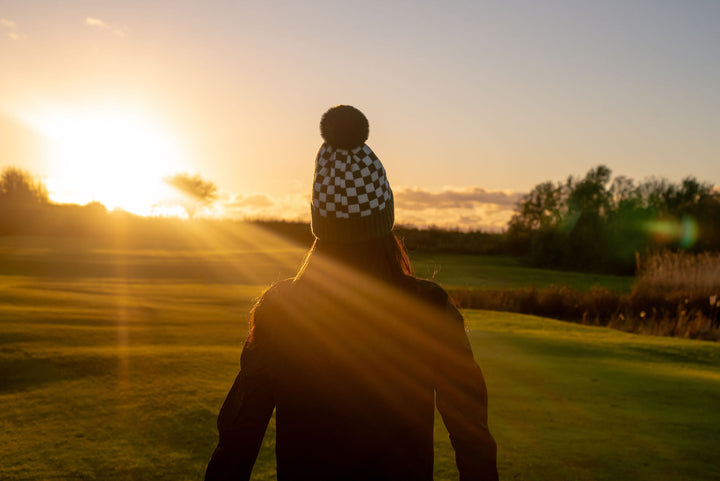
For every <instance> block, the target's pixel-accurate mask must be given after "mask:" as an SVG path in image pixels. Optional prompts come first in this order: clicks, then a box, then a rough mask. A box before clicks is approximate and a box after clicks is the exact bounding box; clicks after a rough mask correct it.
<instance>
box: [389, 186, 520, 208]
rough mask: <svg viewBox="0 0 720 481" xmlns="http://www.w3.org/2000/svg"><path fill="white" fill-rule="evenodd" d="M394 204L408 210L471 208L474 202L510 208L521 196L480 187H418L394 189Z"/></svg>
mask: <svg viewBox="0 0 720 481" xmlns="http://www.w3.org/2000/svg"><path fill="white" fill-rule="evenodd" d="M394 194H395V205H396V206H401V207H402V208H403V209H408V210H425V209H448V208H457V209H471V208H472V207H473V206H474V205H476V204H496V205H499V206H503V207H509V208H512V207H514V206H515V204H517V203H518V202H519V201H520V199H521V198H522V194H519V193H515V192H512V193H507V192H503V191H488V190H485V189H483V188H481V187H470V188H461V189H446V190H443V191H442V192H430V191H428V190H424V189H420V188H412V189H399V190H395V191H394Z"/></svg>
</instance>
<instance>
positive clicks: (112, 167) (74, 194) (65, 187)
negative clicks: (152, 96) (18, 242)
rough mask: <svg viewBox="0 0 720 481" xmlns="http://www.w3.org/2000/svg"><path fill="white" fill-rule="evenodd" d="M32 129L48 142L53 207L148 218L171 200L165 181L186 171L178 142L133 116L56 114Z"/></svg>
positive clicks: (117, 112) (114, 110)
mask: <svg viewBox="0 0 720 481" xmlns="http://www.w3.org/2000/svg"><path fill="white" fill-rule="evenodd" d="M33 123H34V124H35V125H36V127H37V129H38V130H39V131H41V132H42V133H43V134H44V135H45V136H46V137H47V138H48V140H49V155H48V161H49V164H50V165H49V169H48V172H49V174H50V178H49V179H48V182H49V183H50V184H51V185H50V187H51V191H52V192H53V193H54V194H55V195H56V196H57V197H59V198H58V199H55V200H57V201H66V202H77V203H86V202H90V201H99V202H101V203H103V204H104V205H105V206H106V207H107V208H109V209H114V208H121V209H124V210H127V211H130V212H134V213H136V214H143V215H148V214H151V213H153V209H154V208H156V207H158V205H160V204H162V203H163V201H164V200H165V199H167V198H168V197H169V196H171V195H172V192H171V190H170V187H169V186H167V185H166V184H164V183H163V181H162V179H163V177H165V176H167V175H169V174H171V173H172V172H176V171H180V170H183V169H185V168H186V164H185V156H184V155H183V152H182V150H181V148H180V147H179V145H178V141H177V139H176V138H175V137H174V136H172V135H171V134H170V133H168V132H167V131H165V130H164V129H163V128H162V127H161V126H159V125H158V124H155V123H153V122H152V121H151V120H150V119H149V117H147V116H143V115H140V114H137V113H134V112H131V111H127V110H122V109H118V108H106V109H92V110H81V111H64V112H62V111H59V112H52V113H48V114H44V115H42V116H40V117H39V118H38V119H37V120H35V121H34V122H33Z"/></svg>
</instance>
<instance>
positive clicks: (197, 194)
mask: <svg viewBox="0 0 720 481" xmlns="http://www.w3.org/2000/svg"><path fill="white" fill-rule="evenodd" d="M164 180H165V183H167V184H168V185H170V186H171V187H174V188H175V189H177V190H178V191H179V192H180V193H182V194H184V196H185V198H186V201H184V202H182V206H183V208H184V209H185V212H187V214H188V217H190V218H191V219H192V218H193V217H194V216H195V213H196V212H197V209H198V207H200V206H201V205H209V204H211V203H213V202H215V201H216V200H217V196H218V195H217V190H218V188H217V185H215V184H214V183H213V182H210V181H209V180H205V179H203V178H202V177H200V175H199V174H195V175H190V174H188V173H185V172H183V173H181V174H175V175H173V176H171V177H166V178H165V179H164Z"/></svg>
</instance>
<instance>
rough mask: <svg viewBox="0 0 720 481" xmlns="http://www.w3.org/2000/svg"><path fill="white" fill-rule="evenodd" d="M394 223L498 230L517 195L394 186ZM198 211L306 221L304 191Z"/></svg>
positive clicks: (223, 202) (243, 198)
mask: <svg viewBox="0 0 720 481" xmlns="http://www.w3.org/2000/svg"><path fill="white" fill-rule="evenodd" d="M394 194H395V221H396V223H397V224H400V225H412V226H417V227H428V226H437V227H442V228H448V229H462V230H484V231H493V232H497V231H501V230H503V229H504V228H505V227H506V226H507V223H508V221H509V220H510V217H512V215H513V208H514V206H515V204H516V202H518V201H519V200H520V199H521V198H522V195H523V194H522V193H516V192H503V191H488V190H485V189H482V188H480V187H468V188H447V189H444V190H442V191H440V192H433V191H430V190H426V189H421V188H396V189H395V191H394ZM202 212H203V215H207V216H210V217H229V218H236V219H237V218H273V219H286V220H300V221H304V222H308V221H309V220H310V195H309V193H307V194H302V193H295V194H288V195H284V196H270V195H266V194H261V193H254V194H250V193H248V194H228V193H225V194H222V195H220V197H219V199H218V200H217V202H215V203H214V204H212V205H211V206H208V207H207V208H205V209H203V210H202Z"/></svg>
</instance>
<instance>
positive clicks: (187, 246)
mask: <svg viewBox="0 0 720 481" xmlns="http://www.w3.org/2000/svg"><path fill="white" fill-rule="evenodd" d="M233 235H237V234H233ZM198 236H201V234H198ZM183 240H184V241H185V242H181V240H178V246H176V247H175V248H173V249H167V246H155V247H153V246H150V247H148V246H142V247H141V248H139V247H134V248H128V247H124V248H122V247H121V248H119V247H118V246H114V245H108V243H107V242H106V241H105V242H103V241H99V240H92V239H71V238H69V239H59V240H53V239H44V238H37V237H5V238H3V237H0V275H9V276H13V275H15V276H17V275H20V276H27V275H32V276H38V275H39V276H52V277H57V278H64V279H74V278H75V279H77V278H80V279H81V278H85V277H96V278H115V277H118V276H123V277H127V278H132V279H174V280H186V281H190V280H192V281H203V282H216V283H232V284H237V283H240V284H252V285H265V284H267V283H269V282H272V281H274V280H278V279H282V278H284V277H289V276H292V275H293V274H294V273H295V272H296V271H297V268H298V266H299V265H300V263H301V262H302V259H303V256H304V255H305V252H306V250H305V249H304V248H302V247H299V246H296V245H292V244H289V243H288V242H286V241H284V240H282V239H280V238H277V237H275V236H272V235H270V234H268V233H266V232H262V231H260V230H259V229H255V230H254V231H251V233H250V234H248V235H247V236H245V237H242V236H240V237H238V236H236V237H233V236H230V235H229V234H227V233H225V232H211V233H206V234H202V237H200V238H199V239H183ZM411 257H412V260H413V264H414V265H415V268H416V271H417V274H418V275H419V276H421V277H425V278H434V279H435V280H437V281H438V282H440V283H442V284H443V285H445V286H448V287H456V286H457V287H499V288H502V287H529V286H532V285H535V286H537V287H546V286H550V285H553V284H563V285H568V286H571V287H575V288H577V289H581V290H584V289H587V288H589V287H590V286H592V285H601V286H604V287H607V288H609V289H614V290H621V291H629V290H630V287H631V284H632V278H631V277H622V276H609V275H600V274H587V273H581V272H568V271H556V270H550V269H535V268H530V267H526V266H523V265H522V264H521V263H520V262H519V261H518V260H517V259H514V258H511V257H492V256H467V255H452V254H420V253H413V254H412V255H411Z"/></svg>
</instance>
